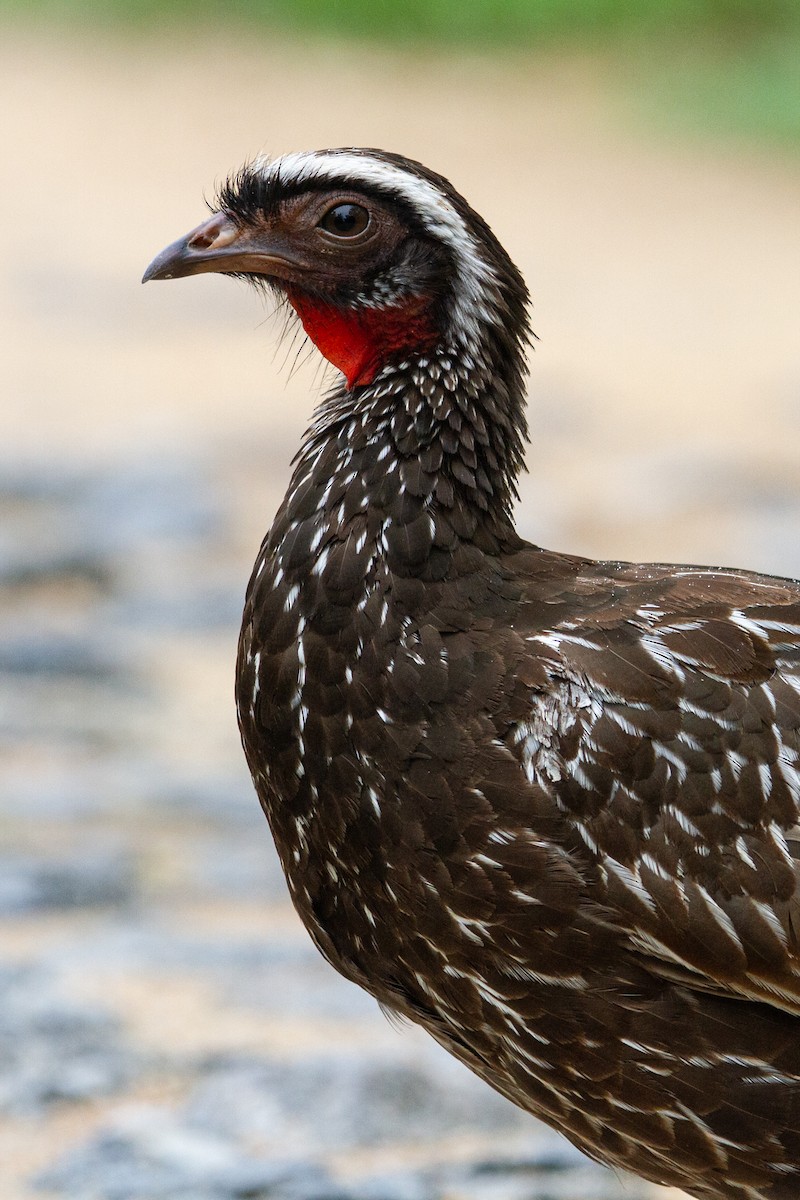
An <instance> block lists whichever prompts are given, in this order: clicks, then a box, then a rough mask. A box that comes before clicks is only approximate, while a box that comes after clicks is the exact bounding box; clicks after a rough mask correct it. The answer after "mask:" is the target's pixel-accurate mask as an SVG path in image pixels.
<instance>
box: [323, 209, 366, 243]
mask: <svg viewBox="0 0 800 1200" xmlns="http://www.w3.org/2000/svg"><path fill="white" fill-rule="evenodd" d="M369 220H370V217H369V213H368V212H367V210H366V208H362V207H361V205H360V204H337V205H335V206H334V207H333V208H329V209H328V211H327V212H326V213H325V216H324V217H323V218H322V220H321V221H320V223H319V227H320V229H324V230H325V232H326V233H332V234H333V235H334V237H340V238H352V237H357V236H358V234H359V233H363V232H364V230H365V229H366V228H367V226H368V225H369Z"/></svg>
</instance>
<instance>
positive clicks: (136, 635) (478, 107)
mask: <svg viewBox="0 0 800 1200" xmlns="http://www.w3.org/2000/svg"><path fill="white" fill-rule="evenodd" d="M0 31H2V38H1V39H0V123H1V124H2V134H3V137H2V145H3V153H2V156H0V176H1V177H2V195H3V209H4V218H3V221H2V224H0V239H2V257H1V258H0V313H1V314H2V325H3V335H2V347H3V348H2V355H1V365H0V369H1V370H2V403H1V404H0V513H1V514H2V521H1V523H0V608H1V610H2V623H0V675H1V676H2V691H1V692H0V773H1V775H2V778H1V780H0V1193H1V1194H2V1195H3V1197H4V1200H36V1198H37V1197H38V1198H45V1197H48V1196H50V1197H56V1198H58V1197H70V1198H78V1200H95V1198H96V1200H153V1198H163V1200H246V1198H250V1200H261V1198H269V1200H501V1198H502V1200H623V1198H624V1200H655V1198H656V1196H658V1197H660V1198H661V1200H664V1197H666V1193H664V1192H661V1191H659V1189H656V1188H648V1187H647V1185H644V1184H642V1183H639V1182H637V1181H632V1180H625V1179H621V1178H619V1177H618V1176H617V1175H614V1174H612V1173H611V1172H607V1171H604V1170H602V1169H600V1168H598V1167H594V1166H592V1165H591V1164H589V1163H588V1162H587V1161H586V1160H584V1159H582V1158H581V1156H580V1155H578V1154H577V1153H576V1152H573V1151H572V1150H571V1148H570V1147H569V1146H568V1145H567V1144H566V1143H565V1142H563V1141H562V1140H561V1139H559V1138H558V1137H557V1136H556V1135H555V1134H552V1133H550V1132H549V1131H547V1130H545V1129H543V1128H541V1127H539V1126H538V1125H536V1124H535V1122H533V1121H532V1120H531V1119H530V1118H528V1117H526V1116H524V1114H521V1113H518V1112H517V1111H516V1110H514V1109H512V1108H511V1107H510V1106H509V1105H507V1104H506V1103H505V1102H504V1101H502V1100H500V1099H499V1098H498V1097H496V1096H494V1095H493V1094H492V1093H491V1092H489V1091H488V1089H486V1088H484V1087H483V1085H481V1084H479V1083H477V1082H476V1081H474V1080H473V1079H472V1078H471V1077H470V1076H469V1075H468V1074H467V1073H466V1072H465V1071H464V1070H463V1069H462V1068H460V1067H459V1066H458V1065H457V1064H455V1063H452V1062H451V1061H450V1060H449V1059H447V1057H446V1056H444V1055H443V1054H442V1053H440V1052H439V1051H438V1050H437V1049H436V1047H435V1046H433V1044H432V1043H430V1042H428V1041H427V1040H426V1039H425V1038H424V1037H423V1036H422V1035H421V1034H418V1033H417V1031H415V1030H413V1029H403V1030H401V1031H399V1032H398V1031H397V1030H395V1029H393V1028H391V1027H390V1025H389V1024H388V1023H387V1021H386V1020H385V1019H384V1017H383V1016H382V1015H381V1014H380V1013H379V1012H378V1010H377V1008H376V1006H375V1005H374V1004H373V1003H372V1001H370V1000H369V999H368V998H367V997H365V996H363V995H361V994H360V993H359V992H357V991H356V990H355V989H353V988H352V987H350V986H349V985H346V984H345V983H344V982H341V981H340V980H339V979H338V978H337V977H336V976H335V975H334V973H333V972H332V971H331V970H330V969H329V968H328V967H327V966H326V965H325V964H324V963H323V962H322V960H321V959H319V958H318V956H317V955H316V952H315V951H314V950H313V949H312V947H311V945H310V943H309V942H308V940H307V938H306V937H305V934H304V933H303V931H302V930H301V929H300V927H299V924H298V922H297V919H296V918H295V916H294V914H293V912H292V910H291V908H290V906H289V905H288V902H287V899H286V894H285V890H284V885H283V882H282V879H281V877H280V873H279V871H278V869H277V866H276V863H275V859H274V856H273V851H272V847H271V842H270V839H269V836H268V831H267V827H266V824H265V822H264V820H263V818H262V816H261V814H260V812H259V810H258V807H257V804H256V801H255V798H254V795H253V793H252V790H251V787H250V783H249V780H248V778H247V774H246V770H245V767H244V762H243V760H242V757H241V752H240V749H239V745H238V736H237V733H236V729H235V722H234V715H233V701H232V675H233V660H234V654H235V643H236V635H237V631H238V623H239V616H240V611H241V599H242V595H243V591H244V586H245V583H246V580H247V576H248V574H249V570H250V566H251V563H252V561H253V559H254V557H255V553H256V550H257V547H258V544H259V542H260V540H261V537H262V535H263V533H264V532H265V530H266V528H267V527H268V525H269V522H270V520H271V517H272V514H273V512H274V510H275V508H276V506H277V504H278V502H279V500H280V497H281V495H282V493H283V490H284V487H285V484H286V481H287V479H288V473H289V461H290V459H291V456H292V454H293V452H294V449H295V448H296V446H297V443H298V439H299V437H300V434H301V431H302V429H303V427H304V424H305V422H306V421H307V420H308V417H309V415H310V413H311V410H312V407H313V404H314V398H315V396H316V395H317V393H318V390H319V387H320V385H321V384H324V381H325V376H324V373H323V372H322V371H321V370H320V368H319V364H318V360H317V358H316V357H315V354H314V353H311V354H306V353H305V352H304V351H301V353H300V354H299V355H297V354H296V352H295V348H292V349H290V350H288V351H287V349H286V347H284V349H283V350H281V349H278V350H277V351H276V343H277V335H278V331H279V327H278V325H277V324H276V323H275V322H274V321H272V319H271V316H270V313H269V311H268V309H266V308H264V307H263V306H262V304H261V302H260V301H259V300H258V299H257V298H256V297H255V296H254V295H252V294H251V293H250V292H249V291H248V290H247V289H246V288H245V287H243V286H242V285H241V284H237V283H234V282H232V281H230V280H225V279H220V278H216V277H213V276H202V277H200V278H197V279H191V280H186V281H181V282H179V283H175V284H173V285H170V286H163V285H161V284H159V285H151V286H149V287H148V288H146V289H142V288H140V286H139V278H140V277H141V274H142V271H143V269H144V267H145V266H146V264H147V263H148V262H149V260H150V259H151V258H152V257H153V255H154V254H155V253H156V252H157V251H158V250H160V249H161V248H162V247H163V246H164V245H165V244H166V243H168V242H170V241H172V240H173V239H174V238H176V237H177V236H178V235H179V234H182V233H184V232H186V231H187V230H188V229H190V228H191V227H192V226H194V225H195V224H196V223H197V222H198V221H199V220H201V219H202V218H203V216H204V215H205V212H206V208H205V204H204V197H208V198H211V197H212V196H213V194H214V189H215V187H216V185H217V184H218V183H219V182H220V181H221V180H222V179H223V178H224V177H225V175H226V174H227V172H228V171H230V170H232V169H233V168H235V167H236V166H238V165H239V164H240V163H241V162H242V161H243V160H244V159H246V158H248V157H250V156H252V155H254V154H255V153H257V152H259V151H262V150H266V151H268V152H271V153H280V152H282V151H285V150H290V149H298V148H308V147H320V146H326V145H359V144H365V145H376V146H382V147H385V148H388V149H392V150H397V151H401V152H403V153H406V154H409V155H411V156H413V157H415V158H419V159H422V160H423V161H424V162H426V163H428V164H429V165H430V166H432V167H434V168H435V169H437V170H438V171H440V172H442V173H444V174H445V175H447V176H449V177H450V178H451V179H452V180H453V182H454V183H455V185H456V186H457V187H458V188H459V190H461V191H463V192H464V194H465V195H466V196H467V197H468V198H469V199H470V201H471V202H472V203H473V204H474V205H475V207H476V208H477V209H478V210H479V211H480V212H481V213H483V214H484V215H485V216H486V217H487V218H488V219H489V221H490V222H491V224H492V225H493V227H494V229H495V231H496V232H497V234H498V235H499V237H500V238H501V240H502V241H503V242H504V243H505V245H506V246H507V247H508V249H509V250H510V251H511V253H512V255H513V256H514V258H515V259H516V261H517V262H518V263H519V265H520V266H521V267H522V269H523V271H524V273H525V275H526V277H527V279H528V282H529V284H530V286H531V289H532V292H533V297H534V305H535V307H534V327H535V329H536V331H537V333H538V335H539V338H540V340H539V342H538V343H537V347H536V351H535V354H534V356H533V362H532V375H531V384H530V411H529V416H530V423H531V428H532V431H533V440H532V445H531V449H530V453H529V458H528V462H529V469H530V473H529V475H528V476H526V478H525V480H524V483H523V489H522V503H521V506H520V517H519V521H520V525H521V527H522V529H523V531H524V533H525V534H526V535H527V536H529V537H530V538H532V539H533V540H535V541H538V542H539V543H541V544H544V545H547V546H551V547H554V548H559V549H563V550H568V551H573V552H582V553H586V554H591V555H596V556H600V557H610V558H648V559H656V560H662V561H663V560H673V561H683V562H686V561H689V562H704V563H714V564H725V565H736V566H747V567H752V568H760V569H762V570H765V571H770V572H775V573H779V574H786V575H792V574H793V575H800V538H799V537H798V530H800V336H798V312H800V241H799V240H798V216H800V72H798V68H797V64H798V61H800V8H799V7H798V5H797V3H796V0H628V2H626V0H506V2H500V0H408V2H406V3H402V2H401V0H394V2H390V0H338V2H334V0H273V2H272V3H269V2H267V0H230V2H228V3H222V0H218V2H215V0H205V2H200V0H171V2H170V3H165V2H164V0H158V2H157V0H106V2H105V3H103V4H98V3H90V2H89V0H86V2H84V3H82V2H81V0H60V2H59V0H52V2H50V3H47V2H45V0H0Z"/></svg>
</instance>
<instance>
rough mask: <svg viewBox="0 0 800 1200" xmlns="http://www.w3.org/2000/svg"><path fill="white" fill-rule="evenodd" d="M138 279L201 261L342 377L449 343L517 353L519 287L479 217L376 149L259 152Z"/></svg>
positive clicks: (419, 169) (474, 357)
mask: <svg viewBox="0 0 800 1200" xmlns="http://www.w3.org/2000/svg"><path fill="white" fill-rule="evenodd" d="M215 207H216V208H217V211H215V212H214V213H213V215H212V216H211V217H210V218H209V219H208V220H206V221H204V222H203V223H202V224H201V225H198V226H197V228H196V229H193V230H192V231H191V233H189V234H187V235H186V236H185V237H182V238H179V239H178V240H177V241H176V242H173V243H172V245H170V246H168V247H167V248H166V249H165V250H163V251H162V252H161V254H159V255H158V256H157V257H156V258H155V259H154V260H153V262H152V263H151V264H150V266H149V267H148V268H147V271H146V272H145V275H144V280H143V282H146V281H147V280H150V279H176V278H180V277H182V276H184V275H198V274H201V273H203V272H208V271H214V272H219V273H222V274H226V275H236V276H244V277H246V278H248V279H250V280H252V281H254V282H256V283H259V284H267V285H269V286H271V287H272V288H274V289H276V290H277V291H278V292H279V293H281V295H282V296H284V297H285V298H286V299H287V300H288V302H289V303H290V304H291V306H292V307H293V308H294V310H295V312H296V313H297V315H298V316H299V318H300V320H301V321H302V323H303V326H304V328H305V330H306V332H307V333H308V335H309V337H310V338H311V340H312V341H313V342H314V343H315V344H316V345H317V347H318V348H319V349H320V351H321V352H322V354H323V355H324V356H325V357H326V358H327V359H328V361H329V362H331V363H333V365H334V366H336V367H338V368H339V370H341V371H342V372H343V374H344V375H345V377H346V379H347V383H348V386H349V387H350V388H355V387H358V386H362V385H365V384H368V383H370V382H372V380H373V379H374V378H375V376H376V375H377V374H378V372H379V371H380V370H381V369H382V368H383V367H384V366H385V365H386V364H387V363H389V362H392V361H399V360H400V359H402V358H403V357H407V356H408V355H409V354H417V355H421V354H427V353H429V352H430V351H431V350H432V349H433V347H434V346H435V345H436V344H439V343H441V344H442V345H444V346H446V347H448V348H453V347H456V348H458V347H459V346H460V347H461V348H462V349H463V350H464V351H466V352H467V353H468V354H469V356H470V361H472V362H477V363H478V364H479V366H485V365H486V364H487V363H488V361H489V359H490V358H491V357H492V354H493V347H492V342H494V343H495V345H494V349H496V348H497V345H499V346H500V348H501V349H502V348H503V347H504V346H505V347H506V350H507V352H508V353H513V351H514V350H516V351H517V352H519V349H520V346H521V343H522V342H523V341H524V340H525V339H526V337H527V332H528V330H527V321H526V304H527V292H526V289H525V285H524V283H523V281H522V279H521V277H520V275H519V273H518V271H517V270H516V268H515V267H514V265H513V264H512V263H511V260H510V259H509V258H508V256H507V254H506V253H505V251H504V250H503V249H502V247H501V246H500V244H499V242H498V241H497V239H496V238H495V237H494V235H493V234H492V232H491V230H490V229H489V227H488V226H487V225H486V223H485V222H484V221H483V220H482V219H481V218H480V217H479V216H478V214H477V213H475V212H474V211H473V210H472V209H471V208H470V207H469V205H468V204H467V203H466V201H465V200H464V199H463V198H462V197H461V196H460V195H459V194H458V193H457V192H456V191H455V189H454V188H453V187H452V186H451V184H450V183H448V181H447V180H446V179H443V178H442V177H441V176H439V175H437V174H435V173H434V172H432V171H429V170H428V169H427V168H425V167H423V166H421V164H419V163H416V162H414V161H412V160H410V159H406V158H402V157H400V156H399V155H393V154H388V153H386V152H384V151H379V150H356V149H340V150H323V151H313V152H305V153H295V154H287V155H284V156H283V157H281V158H277V159H274V160H268V159H259V160H256V161H255V162H254V163H252V164H249V165H247V166H245V167H243V168H242V169H241V170H240V171H238V172H237V173H236V174H235V175H233V176H232V177H231V178H230V179H228V181H227V182H226V183H225V184H224V186H223V187H222V188H221V190H220V192H219V195H218V197H217V204H216V206H215Z"/></svg>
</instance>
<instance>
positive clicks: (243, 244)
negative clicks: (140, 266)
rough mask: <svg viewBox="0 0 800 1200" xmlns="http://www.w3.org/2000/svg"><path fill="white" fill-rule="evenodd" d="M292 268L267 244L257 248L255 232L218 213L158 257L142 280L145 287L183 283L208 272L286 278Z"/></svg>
mask: <svg viewBox="0 0 800 1200" xmlns="http://www.w3.org/2000/svg"><path fill="white" fill-rule="evenodd" d="M262 237H263V234H262ZM291 267H292V264H291V263H290V262H288V261H287V259H286V258H285V257H282V256H280V255H279V254H271V253H270V248H269V247H268V246H265V245H264V243H263V241H262V242H261V244H260V245H257V244H256V243H255V241H254V235H253V231H252V230H249V229H247V228H241V227H240V226H238V225H237V224H236V223H235V222H234V221H232V220H231V218H230V217H229V216H228V215H227V214H226V213H223V212H218V213H214V215H213V217H209V219H208V220H207V221H204V222H203V224H202V225H198V226H197V228H196V229H193V230H192V232H191V233H187V234H186V236H185V237H182V238H178V240H177V242H173V243H172V245H171V246H167V248H166V250H162V251H161V253H160V254H157V255H156V257H155V258H154V259H153V261H152V262H151V263H150V266H149V267H148V268H147V270H146V271H145V273H144V275H143V276H142V283H147V282H148V281H149V280H150V279H181V278H183V276H184V275H201V274H203V273H204V272H206V271H218V272H221V273H229V274H232V273H236V272H248V273H249V274H258V275H272V276H277V277H278V278H285V277H286V276H287V274H288V273H289V271H290V269H291Z"/></svg>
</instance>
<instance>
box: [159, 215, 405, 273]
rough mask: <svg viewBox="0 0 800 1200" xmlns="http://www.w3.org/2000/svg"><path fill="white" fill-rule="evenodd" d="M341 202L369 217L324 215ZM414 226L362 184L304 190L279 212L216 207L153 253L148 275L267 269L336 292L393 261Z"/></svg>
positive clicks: (264, 270) (252, 271)
mask: <svg viewBox="0 0 800 1200" xmlns="http://www.w3.org/2000/svg"><path fill="white" fill-rule="evenodd" d="M339 205H356V206H358V207H359V208H361V209H364V210H366V212H367V213H368V215H369V219H368V223H367V225H366V228H364V230H363V231H361V232H358V233H355V234H354V235H353V234H351V235H347V234H344V235H342V234H337V233H335V232H331V231H330V230H329V229H326V228H323V226H322V225H321V222H322V221H323V220H325V218H326V216H327V214H329V213H330V212H331V211H332V210H333V209H335V208H337V207H338V206H339ZM407 236H408V230H407V229H406V227H405V226H404V225H403V223H402V222H401V221H400V220H399V219H398V218H397V217H396V216H395V215H394V213H393V212H391V210H390V209H389V207H388V206H386V205H383V204H381V203H380V201H377V200H375V199H374V198H372V197H365V196H362V195H360V194H359V193H357V192H345V191H333V192H306V193H303V194H301V195H298V196H294V197H291V198H290V199H288V200H285V201H284V202H283V203H282V204H281V205H280V206H279V207H278V209H277V211H276V212H274V213H268V214H263V215H260V216H259V217H258V218H257V219H256V220H255V221H254V222H248V223H246V224H245V223H243V222H241V221H238V220H237V219H236V218H234V217H233V216H232V215H230V214H228V213H225V212H218V213H215V214H214V215H213V216H212V217H210V218H209V220H207V221H204V222H203V224H202V225H198V227H197V228H196V229H193V230H192V231H191V233H189V234H187V235H186V236H185V237H183V238H179V239H178V240H177V241H176V242H173V243H172V245H170V246H167V248H166V249H165V250H162V252H161V253H160V254H159V255H157V257H156V258H155V259H153V261H152V263H151V264H150V266H149V267H148V268H147V270H146V271H145V274H144V278H143V280H142V282H143V283H146V282H147V281H148V280H150V279H179V278H182V277H183V276H185V275H199V274H201V273H204V272H208V271H214V272H221V273H227V274H253V275H264V276H267V277H268V278H270V279H273V280H275V281H279V282H286V283H291V284H295V285H297V286H300V287H303V286H307V287H309V288H310V289H312V290H313V291H315V292H318V293H319V292H322V293H325V292H330V293H331V294H335V293H336V292H337V291H338V290H339V289H340V288H342V287H343V286H344V287H347V286H348V285H349V286H350V287H352V286H353V285H354V284H357V282H358V281H359V279H361V278H363V277H364V275H365V274H366V273H368V272H371V271H375V269H376V268H380V267H381V265H382V264H384V263H387V262H390V261H391V259H392V257H393V255H394V252H395V251H396V250H397V248H398V246H399V245H400V243H401V242H402V241H403V239H404V238H405V237H407Z"/></svg>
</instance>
